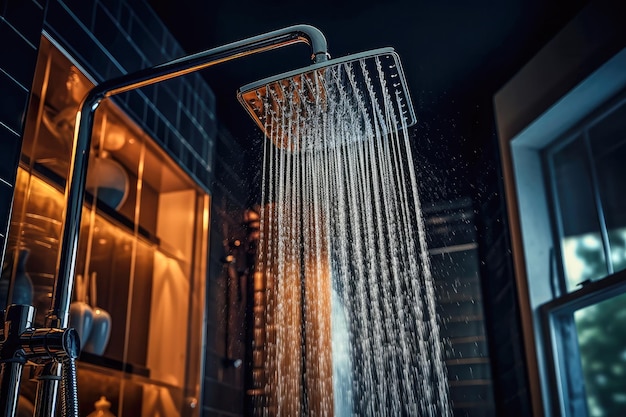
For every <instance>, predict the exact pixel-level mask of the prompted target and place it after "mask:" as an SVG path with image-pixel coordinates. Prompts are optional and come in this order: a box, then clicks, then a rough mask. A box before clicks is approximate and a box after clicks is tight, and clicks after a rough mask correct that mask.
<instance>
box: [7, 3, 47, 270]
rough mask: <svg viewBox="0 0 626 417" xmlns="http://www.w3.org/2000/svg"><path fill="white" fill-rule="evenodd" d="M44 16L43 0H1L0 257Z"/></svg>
mask: <svg viewBox="0 0 626 417" xmlns="http://www.w3.org/2000/svg"><path fill="white" fill-rule="evenodd" d="M43 17H44V1H43V0H42V1H35V0H0V248H2V249H1V252H2V253H1V254H0V255H1V257H0V260H1V259H3V258H4V250H5V245H6V233H7V230H8V222H9V217H10V211H11V204H12V201H13V187H14V185H15V175H16V170H17V164H18V160H19V156H20V150H21V147H22V133H23V130H24V114H25V112H26V104H27V102H28V97H29V94H30V88H31V81H32V78H33V74H34V72H35V63H36V60H37V50H38V47H39V38H40V36H41V27H42V23H43Z"/></svg>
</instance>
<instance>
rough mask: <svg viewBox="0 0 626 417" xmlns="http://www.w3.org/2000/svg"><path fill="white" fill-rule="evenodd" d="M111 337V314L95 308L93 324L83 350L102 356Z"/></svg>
mask: <svg viewBox="0 0 626 417" xmlns="http://www.w3.org/2000/svg"><path fill="white" fill-rule="evenodd" d="M110 337H111V315H110V314H109V313H108V312H107V311H105V310H103V309H101V308H99V307H94V309H93V325H92V327H91V332H90V333H89V337H88V338H87V341H86V343H85V347H84V348H83V350H84V351H85V352H89V353H93V354H94V355H98V356H102V354H103V353H104V350H105V349H106V347H107V344H108V343H109V338H110Z"/></svg>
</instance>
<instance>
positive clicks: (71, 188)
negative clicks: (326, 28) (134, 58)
mask: <svg viewBox="0 0 626 417" xmlns="http://www.w3.org/2000/svg"><path fill="white" fill-rule="evenodd" d="M301 42H303V43H306V44H308V45H309V46H310V47H311V49H312V57H311V59H312V60H313V62H314V63H321V62H324V61H326V60H327V59H328V51H327V43H326V38H325V37H324V34H323V33H322V32H321V31H320V30H319V29H317V28H315V27H313V26H308V25H296V26H291V27H287V28H284V29H279V30H276V31H273V32H268V33H265V34H262V35H258V36H254V37H251V38H247V39H244V40H240V41H237V42H233V43H230V44H227V45H224V46H220V47H217V48H213V49H209V50H207V51H203V52H199V53H196V54H192V55H188V56H184V57H182V58H178V59H174V60H172V61H169V62H166V63H164V64H160V65H157V66H155V67H152V68H147V69H144V70H140V71H137V72H134V73H131V74H127V75H123V76H121V77H118V78H115V79H112V80H108V81H105V82H103V83H101V84H99V85H97V86H95V87H94V88H93V89H92V90H90V91H89V93H88V94H87V96H86V97H85V98H84V100H83V102H82V104H81V106H80V110H79V111H78V113H77V115H76V127H75V130H74V145H73V149H72V155H71V165H70V174H69V177H68V180H67V186H66V189H65V199H66V201H67V206H66V209H65V212H64V218H63V231H62V234H61V242H60V248H61V249H60V252H59V256H58V258H57V273H56V276H55V280H54V287H53V293H52V303H51V309H50V310H49V311H48V313H47V314H46V325H47V326H48V328H47V329H37V330H32V329H27V328H28V326H29V325H28V324H23V325H21V326H13V328H12V329H11V332H12V333H13V336H11V335H10V334H4V335H3V342H4V341H6V340H9V339H10V337H9V336H11V337H12V338H13V339H16V340H18V342H17V343H15V348H14V349H13V351H12V352H9V350H8V349H5V345H7V344H6V343H3V345H2V349H1V350H0V355H2V356H1V357H0V359H1V360H2V362H5V361H6V362H9V361H10V360H11V358H8V357H7V358H5V357H4V356H10V355H13V356H23V355H24V352H25V351H26V347H25V346H22V345H21V344H20V343H22V342H19V341H20V340H22V339H23V338H24V334H25V333H26V332H33V331H34V332H38V331H39V332H44V331H52V332H53V333H55V334H56V333H60V332H59V330H62V329H66V328H67V325H68V322H69V305H70V301H71V294H72V288H73V286H74V273H75V267H76V256H77V249H78V237H79V231H80V222H81V214H82V205H83V200H84V195H85V180H86V177H87V163H88V160H89V150H90V145H91V134H92V129H93V124H94V113H95V111H96V109H97V108H98V106H99V105H100V102H101V101H102V100H103V99H105V98H107V97H111V96H114V95H117V94H120V93H124V92H127V91H131V90H135V89H138V88H141V87H145V86H148V85H152V84H156V83H159V82H161V81H166V80H169V79H171V78H175V77H179V76H181V75H185V74H189V73H192V72H195V71H198V70H201V69H204V68H207V67H210V66H212V65H215V64H219V63H222V62H226V61H230V60H234V59H237V58H243V57H245V56H248V55H252V54H255V53H259V52H264V51H269V50H272V49H277V48H280V47H283V46H287V45H291V44H294V43H301ZM12 307H13V306H12ZM15 307H16V308H13V309H12V310H13V311H12V315H13V316H17V317H16V318H15V319H14V320H15V322H16V323H30V322H31V321H30V320H29V318H22V317H21V316H22V315H24V314H29V316H30V315H32V314H33V313H32V312H30V309H20V308H17V307H20V306H15ZM31 308H32V307H31ZM10 310H11V307H10V308H9V309H8V310H7V311H8V312H9V311H10ZM22 311H24V312H23V313H22ZM27 311H28V313H27ZM1 321H5V320H4V319H3V320H1ZM25 329H26V330H25ZM71 330H72V329H70V331H65V332H64V334H66V338H67V335H70V336H72V339H73V338H74V337H75V334H74V333H75V332H72V331H71ZM64 350H65V351H67V352H65V351H63V349H61V352H60V353H59V355H58V356H57V355H52V354H50V355H49V356H50V360H49V362H48V363H47V364H46V365H45V366H44V367H41V368H40V369H39V376H38V389H37V401H36V409H35V416H36V417H53V416H54V414H55V410H56V401H57V394H58V386H59V381H60V379H61V376H62V374H63V371H62V370H61V365H60V364H59V360H60V359H63V358H64V357H70V358H71V357H72V356H74V355H75V351H76V346H75V345H73V344H70V345H69V347H64ZM26 354H28V351H26ZM24 362H25V361H24ZM71 362H72V364H73V361H71ZM22 367H23V363H22V362H20V361H12V362H11V366H6V367H4V365H3V372H2V381H1V382H0V383H1V384H2V390H1V391H2V392H0V410H3V411H4V414H3V415H4V416H6V417H13V416H14V415H15V413H16V408H17V398H18V395H19V383H20V374H21V371H22ZM74 384H75V382H74ZM70 385H71V384H70ZM70 388H71V387H70ZM74 388H75V387H74ZM73 395H74V397H75V393H74V394H73ZM66 397H67V396H66ZM70 397H71V395H70ZM69 400H70V401H72V400H74V399H73V398H69ZM68 407H69V410H66V411H64V412H66V413H67V415H68V416H71V417H74V416H76V417H77V416H78V407H77V406H76V405H69V406H68ZM64 409H66V407H65V406H64ZM64 417H65V416H64Z"/></svg>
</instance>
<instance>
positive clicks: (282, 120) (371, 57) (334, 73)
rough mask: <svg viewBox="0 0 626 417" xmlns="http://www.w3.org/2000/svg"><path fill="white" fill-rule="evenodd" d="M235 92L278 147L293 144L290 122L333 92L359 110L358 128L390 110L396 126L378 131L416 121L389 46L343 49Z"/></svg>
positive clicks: (325, 101)
mask: <svg viewBox="0 0 626 417" xmlns="http://www.w3.org/2000/svg"><path fill="white" fill-rule="evenodd" d="M237 97H238V99H239V101H240V102H241V104H242V105H243V106H244V108H245V109H246V110H247V112H248V114H249V115H250V116H251V117H252V119H253V120H254V121H255V122H256V124H257V125H258V126H259V127H260V128H261V130H262V131H263V132H264V133H265V135H266V136H267V137H268V138H270V139H271V140H272V141H273V142H274V143H275V145H276V146H278V147H279V148H293V147H294V146H293V142H290V140H291V141H293V138H291V139H290V138H289V136H290V135H291V133H293V132H294V130H295V128H294V126H296V125H297V124H298V123H306V120H307V117H308V116H309V115H310V114H312V113H315V112H319V111H323V110H324V108H326V107H327V106H328V105H329V101H330V100H337V99H338V97H341V98H343V99H346V100H349V101H348V102H349V103H351V104H350V106H351V107H353V108H354V109H356V110H358V111H359V112H361V113H362V116H363V123H362V124H363V128H364V129H366V130H368V129H369V130H368V131H370V132H375V131H377V129H376V127H374V126H373V125H374V124H375V123H383V122H382V121H381V120H380V119H381V118H382V116H381V115H383V114H388V113H389V110H392V111H393V114H394V115H395V116H394V120H395V122H393V123H392V124H395V126H383V131H384V130H385V127H393V128H396V129H401V128H402V126H403V124H404V125H406V126H407V127H409V126H412V125H413V124H415V122H416V117H415V111H414V110H413V105H412V103H411V98H410V94H409V89H408V85H407V83H406V78H405V76H404V72H403V71H402V66H401V63H400V58H399V56H398V54H397V53H396V52H395V51H394V50H393V48H381V49H375V50H371V51H367V52H362V53H359V54H353V55H348V56H346V57H342V58H338V59H331V60H328V61H325V62H322V63H317V64H313V65H310V66H308V67H306V68H301V69H298V70H293V71H289V72H287V73H283V74H280V75H277V76H274V77H269V78H265V79H263V80H260V81H257V82H254V83H251V84H248V85H245V86H243V87H241V88H240V89H239V92H238V94H237ZM401 119H403V120H401ZM303 121H304V122H303ZM387 123H389V122H387ZM383 124H384V123H383ZM368 125H369V126H368ZM378 131H380V128H379V129H378Z"/></svg>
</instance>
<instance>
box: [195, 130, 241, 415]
mask: <svg viewBox="0 0 626 417" xmlns="http://www.w3.org/2000/svg"><path fill="white" fill-rule="evenodd" d="M216 154H217V155H219V158H217V159H216V161H215V171H216V178H215V182H214V185H213V189H214V193H213V199H212V205H211V242H210V246H211V248H212V249H211V257H210V258H209V278H208V281H207V286H208V288H207V301H208V303H207V306H208V307H207V308H208V323H209V324H208V326H207V334H206V349H205V364H206V370H205V378H204V400H205V403H204V409H203V412H202V415H203V417H218V416H219V417H221V416H231V417H234V416H242V415H244V414H245V411H244V404H245V393H244V382H245V381H244V379H245V377H246V375H247V372H248V371H247V369H248V363H246V362H247V361H246V330H245V323H246V306H247V301H248V300H247V293H248V291H247V284H248V281H249V270H248V268H249V266H250V262H249V259H248V258H247V256H248V253H247V239H246V228H245V225H244V224H243V222H244V209H245V207H246V202H247V196H248V190H247V187H248V185H247V182H246V181H245V173H246V172H247V170H246V169H245V159H244V156H243V155H244V152H243V149H241V147H240V146H239V145H238V144H237V141H236V140H234V139H233V138H232V137H231V136H230V134H229V133H228V132H227V131H226V130H223V129H220V131H219V135H218V140H217V143H216ZM235 240H239V241H240V242H241V245H240V246H238V247H235V246H233V245H232V243H233V242H234V241H235ZM226 255H233V256H234V260H233V262H232V263H225V262H224V261H225V257H226ZM248 340H249V339H248ZM226 357H229V358H230V359H242V360H243V361H244V363H243V365H242V366H241V367H240V368H233V367H232V366H228V365H226V366H225V364H224V362H223V359H224V358H226Z"/></svg>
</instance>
